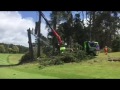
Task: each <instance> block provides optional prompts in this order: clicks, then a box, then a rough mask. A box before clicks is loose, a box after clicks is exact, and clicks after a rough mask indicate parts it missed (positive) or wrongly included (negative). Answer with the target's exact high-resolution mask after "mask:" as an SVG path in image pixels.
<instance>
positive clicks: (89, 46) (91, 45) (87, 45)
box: [84, 41, 99, 56]
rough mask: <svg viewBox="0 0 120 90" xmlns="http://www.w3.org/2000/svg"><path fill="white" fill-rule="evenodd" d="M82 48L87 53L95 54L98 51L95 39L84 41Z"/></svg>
mask: <svg viewBox="0 0 120 90" xmlns="http://www.w3.org/2000/svg"><path fill="white" fill-rule="evenodd" d="M84 50H85V51H86V52H87V54H90V55H94V56H96V55H98V52H99V43H98V42H95V41H85V42H84Z"/></svg>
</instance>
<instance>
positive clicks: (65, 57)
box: [39, 50, 94, 66]
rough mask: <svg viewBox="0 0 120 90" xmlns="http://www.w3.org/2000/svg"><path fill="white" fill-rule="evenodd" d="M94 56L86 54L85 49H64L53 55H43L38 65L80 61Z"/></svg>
mask: <svg viewBox="0 0 120 90" xmlns="http://www.w3.org/2000/svg"><path fill="white" fill-rule="evenodd" d="M93 57H94V56H88V55H86V52H85V51H82V50H78V51H77V52H70V51H65V52H64V53H62V54H60V55H58V56H54V57H51V58H50V57H49V58H47V57H44V58H40V59H39V63H40V65H43V66H48V65H59V64H63V63H71V62H80V61H82V60H90V59H92V58H93Z"/></svg>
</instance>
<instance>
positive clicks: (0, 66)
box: [0, 64, 20, 68]
mask: <svg viewBox="0 0 120 90" xmlns="http://www.w3.org/2000/svg"><path fill="white" fill-rule="evenodd" d="M18 65H20V64H11V65H0V68H2V67H13V66H18Z"/></svg>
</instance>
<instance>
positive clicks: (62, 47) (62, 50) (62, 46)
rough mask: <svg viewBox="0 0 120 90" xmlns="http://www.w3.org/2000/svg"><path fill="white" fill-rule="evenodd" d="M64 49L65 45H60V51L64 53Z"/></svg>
mask: <svg viewBox="0 0 120 90" xmlns="http://www.w3.org/2000/svg"><path fill="white" fill-rule="evenodd" d="M65 49H66V47H65V45H61V47H60V53H64V51H65Z"/></svg>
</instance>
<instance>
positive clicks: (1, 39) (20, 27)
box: [0, 11, 75, 46]
mask: <svg viewBox="0 0 120 90" xmlns="http://www.w3.org/2000/svg"><path fill="white" fill-rule="evenodd" d="M43 13H44V14H45V16H46V18H47V19H50V17H49V14H50V11H43ZM73 13H74V12H73ZM74 14H75V13H74ZM35 21H38V13H37V11H19V12H18V11H0V43H8V44H11V43H12V44H15V45H23V46H28V36H27V29H28V28H31V29H32V28H35ZM45 26H46V25H45V21H44V20H43V19H42V23H41V33H42V34H43V35H44V36H47V29H45ZM32 41H33V42H34V38H32Z"/></svg>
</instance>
